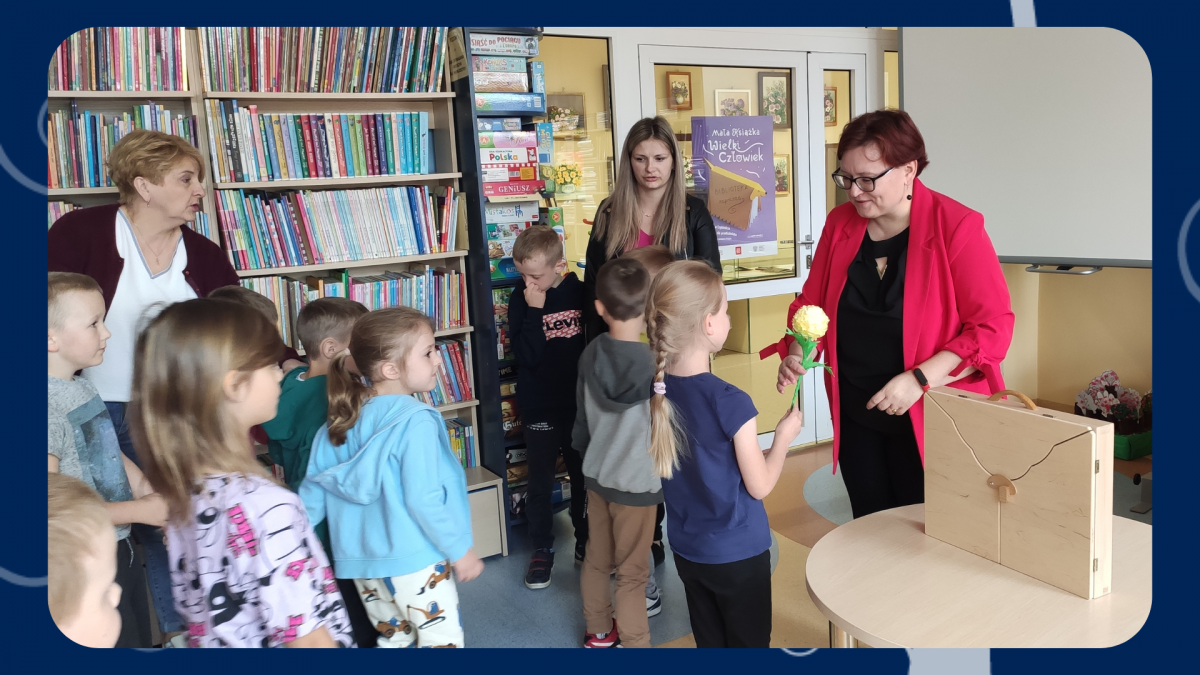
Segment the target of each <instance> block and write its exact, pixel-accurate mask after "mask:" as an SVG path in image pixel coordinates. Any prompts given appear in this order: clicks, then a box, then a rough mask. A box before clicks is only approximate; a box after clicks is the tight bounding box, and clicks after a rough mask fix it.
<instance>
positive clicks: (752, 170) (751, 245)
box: [692, 117, 779, 259]
mask: <svg viewBox="0 0 1200 675" xmlns="http://www.w3.org/2000/svg"><path fill="white" fill-rule="evenodd" d="M773 138H774V137H773V129H772V120H771V118H770V117H693V118H692V153H693V154H694V155H695V156H694V157H693V158H692V174H693V176H694V178H695V184H696V193H697V196H698V197H700V198H702V199H706V200H707V203H708V210H709V213H711V214H712V217H713V223H714V224H715V225H716V227H717V243H718V244H719V245H720V247H721V258H722V259H728V258H744V257H749V256H760V255H774V254H776V253H777V252H778V250H779V249H778V241H777V234H776V229H775V167H774V165H773V164H772V155H773V152H774V143H773Z"/></svg>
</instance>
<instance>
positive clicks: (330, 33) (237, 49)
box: [198, 27, 449, 93]
mask: <svg viewBox="0 0 1200 675" xmlns="http://www.w3.org/2000/svg"><path fill="white" fill-rule="evenodd" d="M198 30H199V33H200V34H199V38H200V67H201V70H202V71H203V74H204V81H205V83H206V85H207V89H208V91H238V92H243V91H244V92H251V91H262V92H328V93H405V92H410V93H411V92H432V91H437V90H438V83H439V82H440V80H441V77H442V73H443V72H444V69H445V60H446V57H445V53H446V36H447V35H448V32H449V29H447V28H444V27H436V28H435V27H420V28H413V27H409V28H403V27H382V28H367V27H341V28H339V27H305V28H200V29H198Z"/></svg>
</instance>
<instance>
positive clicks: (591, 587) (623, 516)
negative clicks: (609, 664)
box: [572, 258, 662, 647]
mask: <svg viewBox="0 0 1200 675" xmlns="http://www.w3.org/2000/svg"><path fill="white" fill-rule="evenodd" d="M649 286H650V275H649V273H648V272H647V271H646V268H645V267H643V266H642V264H641V263H639V262H637V261H636V260H630V259H628V258H617V259H615V260H612V261H609V262H608V263H606V264H605V265H604V267H602V268H600V273H599V275H597V279H596V311H597V313H598V314H599V315H600V316H601V317H603V319H604V321H605V322H606V323H607V324H608V328H609V332H608V333H603V334H601V335H600V336H599V337H597V338H596V339H595V340H593V341H592V343H591V344H589V345H588V346H587V349H585V350H584V351H583V355H582V356H581V357H580V359H579V381H578V383H577V385H576V388H575V395H576V405H577V408H576V409H577V411H578V412H577V414H576V417H575V428H574V430H573V433H572V445H573V446H574V448H575V449H576V450H577V451H578V452H579V453H580V454H581V455H582V456H583V476H584V481H585V483H586V485H587V491H588V498H587V505H588V522H589V528H588V529H589V534H588V543H587V553H586V556H585V558H584V562H583V570H582V572H581V574H580V577H579V585H580V591H581V594H582V596H583V616H584V620H585V621H586V622H587V635H586V636H585V638H584V646H585V647H615V646H617V645H618V644H620V645H621V646H624V647H649V646H650V625H649V623H648V620H647V613H646V610H647V606H646V602H645V594H644V591H645V588H646V581H647V579H648V578H649V575H650V542H651V540H652V539H653V536H654V518H655V512H656V511H657V506H658V504H660V503H661V502H662V483H661V482H660V481H659V478H658V474H657V473H655V471H654V462H653V460H651V458H650V454H649V449H650V397H651V395H652V394H653V391H654V390H653V380H654V370H655V369H654V356H653V354H652V353H651V352H650V347H649V345H646V344H644V343H642V342H641V341H640V340H639V336H640V335H641V333H642V331H644V330H645V318H644V317H645V306H646V292H647V290H648V289H649ZM614 569H615V570H616V577H617V590H616V602H615V606H616V609H615V612H614V602H613V599H612V597H611V596H610V594H609V574H610V573H611V572H612V571H613V570H614ZM618 623H619V624H620V632H621V634H620V635H619V634H618V632H617V624H618Z"/></svg>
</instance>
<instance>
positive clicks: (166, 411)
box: [129, 299, 354, 647]
mask: <svg viewBox="0 0 1200 675" xmlns="http://www.w3.org/2000/svg"><path fill="white" fill-rule="evenodd" d="M283 351H284V347H283V342H282V341H281V340H280V339H279V333H278V331H277V330H276V329H275V326H273V325H271V323H270V321H269V320H268V319H267V318H266V317H265V316H263V314H261V313H260V312H257V311H255V310H254V309H252V308H249V307H246V306H242V305H237V304H234V303H230V302H224V301H221V300H211V299H197V300H189V301H187V302H182V303H178V304H175V305H171V306H170V307H168V308H167V309H166V310H164V311H163V312H162V313H161V314H159V315H158V317H157V318H155V319H154V320H153V321H152V322H150V325H149V326H148V327H147V328H146V330H145V331H144V332H143V333H142V334H141V336H139V337H138V341H137V346H136V348H135V352H134V373H133V395H132V400H131V401H130V403H129V407H130V420H131V424H130V433H131V435H132V437H133V442H134V446H135V447H136V449H137V451H138V454H139V455H140V456H141V458H142V462H143V466H145V469H146V475H147V477H148V478H149V480H150V484H151V485H152V486H154V487H155V489H156V490H157V491H158V492H159V494H161V495H162V496H163V498H164V499H166V500H167V503H168V505H169V507H170V518H169V520H168V524H167V548H168V550H169V551H170V557H171V587H172V589H171V590H172V594H173V595H174V597H175V609H176V610H177V611H178V612H179V615H180V618H181V620H182V621H183V624H184V626H185V627H186V631H187V637H188V644H189V646H191V647H280V646H287V647H338V646H342V647H351V646H354V641H353V637H352V634H351V630H350V622H349V619H348V617H347V615H346V609H345V605H344V603H343V600H342V596H341V593H339V592H338V588H337V583H336V581H335V579H334V576H333V569H332V568H331V567H330V564H329V559H328V558H327V557H326V555H325V551H324V550H323V549H322V548H321V544H320V541H319V540H318V539H317V537H316V535H315V534H314V533H313V529H312V526H311V524H310V523H309V520H308V515H307V513H306V512H305V510H304V506H303V504H302V503H301V501H300V498H299V497H298V496H297V495H296V494H295V493H294V492H292V491H291V490H289V489H287V488H286V487H283V486H281V485H279V484H278V483H276V482H275V481H274V480H273V479H272V478H270V477H269V476H268V474H267V473H266V470H265V469H264V468H263V467H262V466H261V465H259V464H258V463H257V462H256V461H255V460H254V455H253V453H252V451H251V447H250V440H249V438H250V436H249V432H250V427H252V426H254V425H256V424H261V423H263V422H266V421H268V420H270V419H271V418H273V417H274V416H275V409H276V407H277V404H278V402H279V381H280V379H281V378H282V371H281V370H280V369H279V366H278V365H277V364H278V362H279V358H280V357H281V355H282V354H283Z"/></svg>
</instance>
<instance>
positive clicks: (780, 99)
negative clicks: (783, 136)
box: [758, 71, 792, 129]
mask: <svg viewBox="0 0 1200 675" xmlns="http://www.w3.org/2000/svg"><path fill="white" fill-rule="evenodd" d="M790 80H791V73H789V72H786V71H784V72H760V73H759V74H758V114H760V115H766V116H767V117H770V118H771V120H772V121H773V123H774V128H776V129H788V128H790V127H791V126H792V115H791V111H792V105H791V104H792V96H791V87H790V85H789V81H790Z"/></svg>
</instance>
